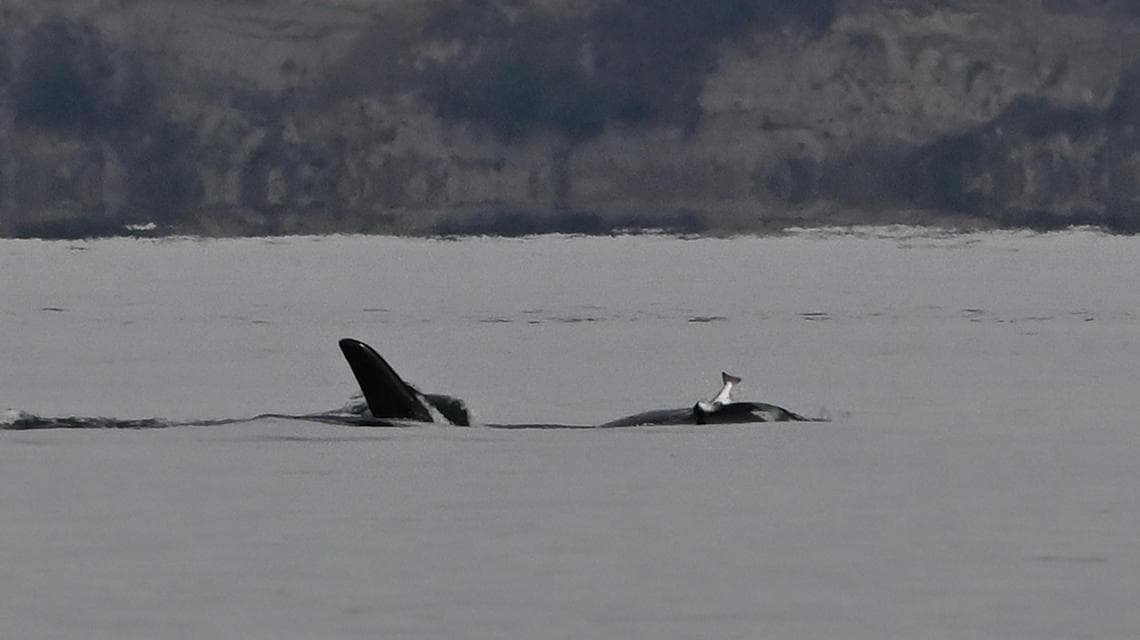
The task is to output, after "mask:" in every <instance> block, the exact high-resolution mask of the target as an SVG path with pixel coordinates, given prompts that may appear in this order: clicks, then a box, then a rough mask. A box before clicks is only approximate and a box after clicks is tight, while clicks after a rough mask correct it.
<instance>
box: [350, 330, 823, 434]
mask: <svg viewBox="0 0 1140 640" xmlns="http://www.w3.org/2000/svg"><path fill="white" fill-rule="evenodd" d="M340 350H341V352H342V353H343V354H344V358H345V360H347V361H348V365H349V367H351V368H352V374H353V375H354V376H356V381H357V383H359V385H360V390H361V392H362V393H363V394H364V399H365V401H367V403H368V410H369V412H370V413H371V414H372V416H371V417H372V418H374V419H376V420H380V421H386V420H394V421H401V420H403V421H413V422H437V421H439V422H450V423H451V424H454V425H461V426H467V425H470V424H471V422H470V415H469V413H468V411H467V407H466V405H465V404H464V403H463V401H462V400H460V399H458V398H453V397H451V396H446V395H439V394H423V393H420V392H419V391H418V390H417V389H416V388H415V387H413V386H412V385H410V384H408V383H406V382H404V380H403V379H402V378H400V376H399V374H397V373H396V371H395V369H393V368H392V367H391V366H390V365H389V364H388V362H387V361H385V360H384V358H382V357H381V356H380V354H379V353H377V352H376V351H375V350H374V349H373V348H372V347H370V346H368V345H367V344H365V343H363V342H361V341H359V340H356V339H353V338H344V339H342V340H341V341H340ZM721 379H722V382H723V383H724V386H723V387H722V388H721V390H720V392H719V393H718V394H717V395H716V397H715V398H714V399H713V401H711V402H704V401H702V402H698V403H697V404H696V405H694V406H693V407H691V408H684V409H658V410H655V411H646V412H643V413H638V414H635V415H631V416H626V417H624V418H618V419H617V420H612V421H610V422H606V423H603V424H600V425H564V424H541V423H536V424H489V425H484V426H489V427H495V428H500V429H580V428H612V427H635V426H650V425H686V424H739V423H750V422H784V421H797V422H798V421H809V422H814V421H816V419H813V418H805V417H804V416H801V415H799V414H797V413H793V412H791V411H788V410H787V409H784V408H783V407H778V406H776V405H771V404H766V403H762V402H736V401H733V400H732V398H731V393H732V388H733V386H734V385H736V384H739V383H740V378H738V377H736V376H733V375H729V374H728V373H722V374H721Z"/></svg>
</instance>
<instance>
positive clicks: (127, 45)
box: [0, 0, 1140, 237]
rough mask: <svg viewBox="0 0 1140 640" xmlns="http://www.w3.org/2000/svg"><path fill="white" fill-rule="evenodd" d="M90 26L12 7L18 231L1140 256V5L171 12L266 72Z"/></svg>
mask: <svg viewBox="0 0 1140 640" xmlns="http://www.w3.org/2000/svg"><path fill="white" fill-rule="evenodd" d="M72 4H74V5H75V7H80V8H78V9H74V10H71V11H69V10H68V7H69V6H70V5H69V3H68V2H64V1H62V0H60V1H57V2H54V3H52V4H51V6H50V7H49V8H44V7H42V6H40V5H34V4H32V3H28V5H27V9H24V10H21V9H19V8H15V9H13V8H9V9H6V10H5V18H6V20H5V23H4V24H5V26H4V27H2V29H0V235H9V236H36V237H84V236H92V235H112V234H120V233H127V232H129V230H128V229H127V227H126V225H142V224H144V223H154V225H155V226H154V230H153V231H151V232H153V233H201V234H207V235H231V234H276V233H303V232H307V233H324V232H358V231H359V232H375V233H401V234H444V235H463V234H472V233H497V234H508V235H511V234H529V233H542V232H572V233H612V232H615V231H636V230H643V229H663V230H666V231H673V232H682V233H703V232H709V233H733V232H768V231H774V230H778V229H780V228H784V227H787V226H791V225H820V224H860V223H884V222H891V223H894V222H898V223H914V224H926V223H935V224H940V225H950V226H955V225H956V226H962V227H978V226H1011V227H1030V228H1037V229H1052V228H1059V227H1065V226H1068V225H1073V224H1091V225H1099V226H1102V227H1104V228H1106V229H1110V230H1113V231H1118V232H1125V233H1135V232H1137V231H1138V230H1140V134H1138V133H1137V126H1138V125H1140V88H1138V87H1140V63H1138V62H1137V60H1138V59H1140V47H1137V46H1135V45H1133V46H1132V47H1131V49H1130V48H1129V46H1128V44H1127V43H1128V42H1131V41H1136V40H1137V38H1136V36H1137V33H1140V25H1137V24H1136V23H1137V22H1140V15H1137V14H1136V10H1135V5H1134V4H1132V3H1115V4H1114V3H1111V2H1109V3H1105V2H1101V1H1094V0H1087V1H1084V0H1052V1H1051V2H1045V3H1044V5H1035V3H1031V2H1030V3H1025V5H1026V6H1025V7H1024V8H1018V6H1019V5H1018V3H1010V4H1007V5H1003V6H1002V7H1000V8H993V6H992V4H987V3H975V2H968V1H965V0H963V1H962V2H958V3H942V4H941V5H939V6H938V7H934V6H932V5H931V3H926V2H919V1H914V2H907V1H903V0H897V1H896V2H893V3H861V2H857V1H854V0H850V1H849V2H846V3H842V2H838V1H837V0H818V1H811V2H804V1H796V0H725V1H724V2H710V3H703V2H701V3H698V2H688V1H682V0H595V1H594V2H587V3H573V4H570V3H566V4H559V3H557V2H544V3H539V2H534V1H532V0H481V1H461V0H435V1H433V2H428V3H423V2H398V1H396V0H390V1H388V2H383V1H379V0H378V1H377V2H372V3H369V2H366V1H365V0H356V1H355V3H354V2H353V0H344V2H342V3H331V5H335V7H334V8H330V9H329V11H334V10H335V11H341V10H343V11H344V12H350V13H351V15H353V16H355V17H356V18H355V19H356V21H357V22H358V23H359V22H360V17H361V16H367V19H366V21H365V22H364V23H361V24H360V26H359V27H357V28H355V30H354V31H352V32H351V38H346V39H345V40H346V44H344V45H343V46H341V47H340V48H339V49H338V48H336V47H334V46H333V45H332V44H329V43H330V42H333V39H332V37H331V36H327V35H324V34H325V33H331V31H329V30H322V29H323V27H322V28H317V27H320V25H317V24H316V23H315V21H316V20H317V18H313V17H311V16H309V17H296V18H289V17H287V16H291V15H293V14H291V13H289V12H290V11H300V9H298V7H301V6H304V3H295V2H291V1H290V0H278V1H275V2H260V3H252V4H251V3H225V2H208V1H204V2H202V3H199V4H198V5H182V4H181V3H176V2H171V3H169V4H168V5H162V6H166V7H167V9H168V10H169V11H170V14H169V15H170V16H171V22H170V24H175V25H177V24H180V23H181V22H182V18H183V17H185V18H186V19H187V24H190V23H191V21H190V20H189V18H192V17H194V15H197V14H193V15H191V14H192V13H193V12H194V11H198V12H209V13H208V15H209V16H210V17H216V16H219V15H220V16H224V17H229V18H232V17H234V16H238V17H240V19H241V20H244V21H245V22H243V23H242V24H246V23H248V24H251V25H254V26H252V27H250V31H249V32H248V33H246V34H245V35H243V36H241V37H243V38H246V39H247V40H248V42H244V43H239V44H242V45H243V46H249V47H254V46H256V47H260V49H258V51H261V52H262V53H263V55H261V58H269V59H271V58H273V56H274V55H275V56H276V57H277V58H278V59H280V62H279V63H278V64H276V66H275V67H274V68H273V73H272V74H266V73H262V74H261V75H258V74H257V73H254V72H248V73H244V75H243V70H244V69H245V67H242V60H241V59H240V56H238V57H236V59H231V60H226V61H225V62H224V63H221V62H217V61H216V60H215V61H213V62H210V63H205V62H199V58H200V57H201V56H199V55H197V54H198V53H200V52H199V51H198V50H196V49H195V48H194V47H195V46H196V45H195V43H196V42H199V41H200V42H201V43H202V44H201V47H202V50H206V49H207V48H208V47H209V46H210V45H209V44H207V43H208V42H209V39H210V38H211V37H218V34H213V33H211V32H210V31H209V30H208V29H207V28H206V27H193V26H190V27H186V29H187V32H186V33H185V34H183V35H185V36H186V37H185V38H183V39H182V40H179V39H178V38H176V37H171V38H170V42H164V41H162V40H161V39H158V38H156V37H148V36H147V34H146V33H145V31H138V32H132V31H131V30H129V29H123V28H121V27H122V24H124V23H131V24H135V23H138V22H139V21H140V20H142V18H140V17H138V16H140V15H151V14H141V13H140V14H133V13H131V12H132V11H135V10H137V9H138V10H141V9H139V8H140V7H143V6H144V5H142V4H138V3H134V2H123V3H120V6H119V8H112V9H101V10H91V9H89V8H88V9H83V8H82V7H84V6H86V5H83V4H82V3H78V2H75V3H72ZM331 5H330V6H331ZM341 5H344V6H341ZM154 6H157V5H151V6H150V9H153V7H154ZM883 6H887V7H888V8H887V9H883ZM1041 6H1044V10H1042V9H1041ZM869 7H870V8H869ZM49 9H50V10H49ZM235 12H240V13H235ZM184 13H185V16H183V14H184ZM297 15H298V16H301V14H297ZM306 15H308V14H306ZM329 15H332V16H333V17H337V16H339V15H340V14H329ZM128 18H130V19H131V20H134V22H133V23H132V22H131V21H130V20H128ZM330 20H331V18H330ZM203 24H211V23H208V22H203ZM979 26H980V27H982V29H981V31H982V32H984V33H983V35H978V32H979ZM171 28H173V27H171ZM1098 28H1103V29H1107V30H1108V31H1107V32H1108V33H1110V34H1112V35H1111V36H1110V37H1109V39H1108V40H1107V41H1101V42H1100V43H1099V46H1100V47H1101V48H1102V49H1103V50H1100V51H1098V50H1097V45H1098V42H1097V40H1096V38H1097V37H1102V38H1103V35H1087V34H1096V33H1098V32H1097V31H1096V29H1098ZM196 29H201V30H200V31H196ZM314 34H315V35H314ZM175 35H177V32H175ZM224 37H226V38H230V39H232V38H234V37H235V36H234V35H233V33H232V32H227V33H226V34H225V36H224ZM186 43H189V44H186ZM1132 49H1137V50H1132ZM265 52H270V54H272V55H270V54H265ZM314 52H319V53H320V55H319V56H318V55H316V54H314ZM330 52H331V53H330ZM1027 52H1028V53H1027ZM314 60H316V61H314ZM226 65H231V66H228V67H227V66H226ZM270 76H271V77H270Z"/></svg>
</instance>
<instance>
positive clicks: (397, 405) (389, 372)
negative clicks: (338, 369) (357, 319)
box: [340, 338, 432, 422]
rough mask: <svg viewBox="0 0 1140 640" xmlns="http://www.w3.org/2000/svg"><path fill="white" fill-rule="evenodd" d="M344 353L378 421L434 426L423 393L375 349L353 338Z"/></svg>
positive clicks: (345, 342)
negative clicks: (420, 394) (406, 380)
mask: <svg viewBox="0 0 1140 640" xmlns="http://www.w3.org/2000/svg"><path fill="white" fill-rule="evenodd" d="M340 350H341V353H343V354H344V359H345V360H348V366H349V367H351V368H352V374H353V375H354V376H356V382H357V383H358V384H359V385H360V391H361V392H362V393H363V394H364V399H365V400H366V401H367V402H368V410H369V411H371V412H372V417H374V418H404V419H408V420H419V421H421V422H432V419H431V412H430V411H428V408H427V407H425V406H424V404H423V403H422V402H420V399H419V392H417V391H416V390H415V388H413V387H412V386H411V385H410V384H408V383H406V382H404V381H403V380H402V379H401V378H400V376H399V374H397V373H396V370H395V369H393V368H392V367H391V366H389V365H388V363H387V362H386V361H385V360H384V358H381V357H380V354H379V353H376V350H375V349H373V348H372V347H370V346H368V345H366V344H364V343H363V342H361V341H359V340H355V339H353V338H344V339H343V340H341V341H340Z"/></svg>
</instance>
